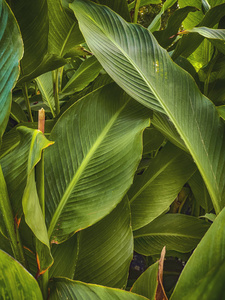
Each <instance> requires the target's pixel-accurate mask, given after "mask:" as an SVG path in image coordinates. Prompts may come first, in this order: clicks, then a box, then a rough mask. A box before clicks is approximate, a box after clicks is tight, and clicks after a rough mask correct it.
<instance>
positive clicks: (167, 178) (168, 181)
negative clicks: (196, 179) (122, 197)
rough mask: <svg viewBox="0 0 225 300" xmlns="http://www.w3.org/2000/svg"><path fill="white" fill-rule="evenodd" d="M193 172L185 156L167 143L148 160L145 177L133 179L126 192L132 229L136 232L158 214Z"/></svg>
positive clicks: (188, 159) (167, 205) (175, 195)
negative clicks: (129, 204) (154, 156)
mask: <svg viewBox="0 0 225 300" xmlns="http://www.w3.org/2000/svg"><path fill="white" fill-rule="evenodd" d="M195 169H196V167H195V165H194V163H192V162H191V160H190V158H189V157H188V156H187V155H186V153H184V152H183V151H181V150H180V149H178V148H176V147H175V146H174V145H172V144H170V143H168V144H167V145H166V146H165V147H164V148H163V149H162V150H161V151H160V153H159V154H158V155H157V156H156V158H155V159H152V160H151V161H150V164H149V166H148V168H147V170H146V171H145V172H144V174H143V175H138V176H136V178H135V180H134V183H133V185H132V186H131V188H130V190H129V191H128V196H129V199H130V203H131V216H132V227H133V229H134V230H136V229H139V228H141V227H143V226H145V225H147V224H148V223H150V222H151V221H153V220H154V219H155V218H156V217H158V216H159V215H161V214H162V213H163V212H164V211H165V210H166V209H167V208H168V207H169V206H170V204H171V203H172V202H173V201H174V200H175V198H176V197H177V195H178V193H179V192H180V190H181V188H182V187H183V185H184V184H185V183H186V181H187V180H188V179H189V177H190V176H191V175H192V174H193V173H194V172H195ZM162 187H163V188H162Z"/></svg>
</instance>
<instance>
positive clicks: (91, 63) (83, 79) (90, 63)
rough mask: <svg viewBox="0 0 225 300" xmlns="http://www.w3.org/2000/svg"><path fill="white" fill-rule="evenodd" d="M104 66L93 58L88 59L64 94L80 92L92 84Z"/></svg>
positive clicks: (67, 85)
mask: <svg viewBox="0 0 225 300" xmlns="http://www.w3.org/2000/svg"><path fill="white" fill-rule="evenodd" d="M101 69H102V66H101V65H100V63H99V62H98V61H97V59H96V58H95V57H94V56H92V57H90V58H88V59H86V60H85V61H84V62H83V63H82V64H81V65H80V67H79V68H78V70H77V71H76V72H75V73H74V75H73V76H72V77H71V78H70V80H69V81H68V82H67V84H66V85H65V86H64V88H63V89H62V93H68V92H70V93H71V92H72V93H74V92H79V91H81V90H82V89H84V88H85V87H86V86H87V85H88V84H89V83H90V82H92V81H93V80H94V79H95V78H96V77H97V76H98V74H99V72H100V71H101Z"/></svg>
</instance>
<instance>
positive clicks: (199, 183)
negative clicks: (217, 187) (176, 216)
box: [188, 171, 213, 212]
mask: <svg viewBox="0 0 225 300" xmlns="http://www.w3.org/2000/svg"><path fill="white" fill-rule="evenodd" d="M188 184H189V185H190V187H191V190H192V193H193V194H194V197H195V199H196V201H197V202H198V203H199V204H200V205H201V206H202V207H203V208H204V210H205V211H206V212H210V211H211V210H212V209H213V205H212V201H211V199H210V196H209V193H208V191H207V188H206V186H205V183H204V181H203V179H202V176H201V175H200V173H199V172H198V171H197V172H195V174H194V175H193V176H192V177H191V178H190V179H189V180H188Z"/></svg>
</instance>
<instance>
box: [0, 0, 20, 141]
mask: <svg viewBox="0 0 225 300" xmlns="http://www.w3.org/2000/svg"><path fill="white" fill-rule="evenodd" d="M0 11H1V17H0V27H1V35H0V52H1V57H0V66H1V68H0V76H1V82H0V91H1V96H0V143H1V138H2V135H3V133H4V130H5V128H6V125H7V122H8V118H9V113H10V106H11V101H12V95H11V91H12V88H13V87H14V85H15V81H16V80H17V78H18V75H19V66H18V65H19V60H20V59H21V58H22V55H23V46H22V45H23V44H22V38H21V35H20V31H19V28H18V24H17V22H16V20H15V18H14V16H13V14H12V12H11V10H10V9H9V7H8V5H7V4H6V3H5V1H4V0H1V2H0Z"/></svg>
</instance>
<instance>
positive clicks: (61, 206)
mask: <svg viewBox="0 0 225 300" xmlns="http://www.w3.org/2000/svg"><path fill="white" fill-rule="evenodd" d="M68 120H69V121H68ZM87 120H88V122H87ZM148 125H149V119H148V111H147V110H146V109H145V108H144V107H143V106H141V105H139V104H138V103H137V102H135V101H133V100H131V98H130V97H128V96H126V95H125V93H124V92H123V91H122V90H121V89H119V87H117V86H116V85H115V84H110V85H107V86H106V87H103V88H102V89H99V90H97V91H96V92H93V93H91V94H89V95H87V96H86V97H84V98H82V99H81V100H80V101H78V102H76V103H75V104H74V105H72V106H71V107H70V108H69V109H68V110H67V111H66V112H64V114H63V115H62V116H61V117H60V119H59V120H58V122H57V123H56V125H55V127H54V128H53V131H52V133H51V135H50V139H51V140H54V141H55V145H54V146H53V147H50V148H49V149H47V151H46V153H45V158H46V162H45V167H46V169H45V176H46V198H47V199H48V201H47V202H46V205H47V211H46V217H47V223H48V234H49V237H51V241H52V242H62V241H64V240H66V239H67V238H68V236H69V235H71V234H73V233H74V232H76V231H78V230H80V229H83V228H85V227H88V226H90V225H92V224H94V223H95V222H97V221H98V220H100V219H101V218H103V217H104V216H105V215H107V214H108V213H109V212H110V211H112V209H113V208H115V206H116V205H117V204H118V203H119V202H120V201H121V200H122V198H123V196H124V194H125V193H126V191H127V190H128V188H129V186H130V185H131V183H132V180H133V176H134V172H135V170H136V168H137V166H138V163H139V161H140V158H141V153H142V132H143V130H144V128H145V127H147V126H148ZM131 128H132V130H131ZM71 166H72V168H71Z"/></svg>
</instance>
